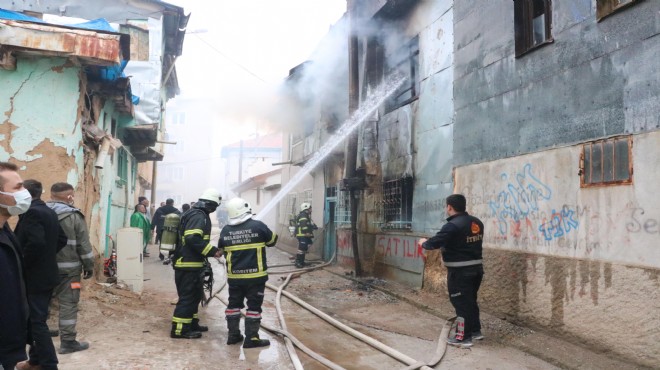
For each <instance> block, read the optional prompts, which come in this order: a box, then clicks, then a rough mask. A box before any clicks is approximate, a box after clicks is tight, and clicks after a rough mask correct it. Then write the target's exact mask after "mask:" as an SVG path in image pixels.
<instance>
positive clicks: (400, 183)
mask: <svg viewBox="0 0 660 370" xmlns="http://www.w3.org/2000/svg"><path fill="white" fill-rule="evenodd" d="M413 185H414V181H413V178H412V177H411V176H407V177H403V178H400V179H396V180H390V181H385V182H383V187H382V191H383V200H382V204H383V207H382V212H383V226H382V228H383V229H388V230H401V229H403V230H410V229H412V206H413V204H412V200H413Z"/></svg>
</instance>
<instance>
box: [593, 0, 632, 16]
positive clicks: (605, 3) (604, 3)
mask: <svg viewBox="0 0 660 370" xmlns="http://www.w3.org/2000/svg"><path fill="white" fill-rule="evenodd" d="M636 1H639V0H596V18H597V19H598V20H599V21H600V20H601V19H603V18H605V17H607V16H608V15H610V14H612V13H614V12H616V11H618V10H619V9H622V8H625V7H626V6H628V5H632V4H633V3H635V2H636Z"/></svg>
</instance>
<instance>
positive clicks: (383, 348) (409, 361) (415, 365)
mask: <svg viewBox="0 0 660 370" xmlns="http://www.w3.org/2000/svg"><path fill="white" fill-rule="evenodd" d="M333 259H334V256H333V258H332V259H330V261H329V262H326V263H324V264H321V265H318V266H311V267H307V268H302V269H296V270H293V271H277V272H271V273H270V274H275V273H277V274H283V273H288V274H289V275H288V276H287V278H286V280H285V282H284V283H283V284H282V285H281V286H280V287H276V286H274V285H272V284H270V283H267V284H266V287H267V288H269V289H271V290H274V291H276V292H277V295H276V303H275V304H276V310H277V313H278V317H279V319H280V323H281V325H282V329H276V328H272V327H269V326H267V325H263V324H262V327H263V328H264V329H265V330H268V331H270V332H272V333H276V334H280V335H282V336H284V338H285V343H286V347H287V351H288V352H289V356H290V357H291V361H292V362H293V365H294V367H295V368H296V369H299V368H302V364H301V363H300V360H299V359H298V357H297V355H296V354H295V349H294V348H293V347H292V346H291V344H293V345H295V346H296V347H298V348H300V349H301V350H302V351H303V352H305V353H306V354H307V355H309V356H310V357H312V358H314V359H315V360H317V361H319V362H321V363H322V364H324V365H325V366H327V367H328V368H330V369H343V368H342V367H341V366H339V365H337V364H335V363H333V362H332V361H330V360H328V359H326V358H325V357H323V356H321V355H319V354H317V353H316V352H314V351H312V350H311V349H309V348H308V347H306V346H305V345H304V344H302V342H300V341H299V340H298V339H297V338H295V337H294V336H293V335H291V334H290V333H289V332H287V331H286V324H285V323H284V316H283V315H282V310H281V306H280V299H281V295H284V296H286V297H287V298H289V299H291V300H292V301H294V302H295V303H297V304H298V305H299V306H301V307H303V308H305V309H306V310H308V311H309V312H311V313H313V314H315V315H316V316H318V317H319V318H321V319H323V320H324V321H326V322H328V323H329V324H331V325H333V326H334V327H336V328H337V329H339V330H341V331H343V332H344V333H346V334H349V335H351V336H353V337H354V338H356V339H358V340H360V341H362V342H363V343H365V344H368V345H370V346H371V347H373V348H375V349H377V350H379V351H380V352H382V353H384V354H386V355H388V356H390V357H392V358H394V359H396V360H398V361H400V362H402V363H404V364H406V365H408V366H407V367H406V368H405V369H424V370H430V369H431V367H433V366H435V365H437V364H438V363H439V362H440V361H441V360H442V358H443V356H444V354H445V351H446V347H447V343H446V340H445V339H446V338H447V336H448V334H449V331H450V329H451V326H452V323H453V321H454V320H455V318H452V319H449V320H447V321H446V322H445V324H444V326H443V328H442V330H441V332H440V337H439V339H438V346H437V348H436V351H435V354H434V357H433V358H432V359H431V361H429V362H427V363H424V362H421V361H417V360H415V359H413V358H411V357H409V356H407V355H405V354H403V353H401V352H399V351H397V350H396V349H394V348H391V347H389V346H387V345H385V344H383V343H381V342H379V341H377V340H375V339H373V338H371V337H369V336H367V335H365V334H363V333H360V332H359V331H357V330H355V329H353V328H351V327H349V326H347V325H345V324H343V323H341V322H339V321H337V320H335V319H334V318H332V317H330V316H329V315H327V314H326V313H324V312H322V311H320V310H318V309H317V308H315V307H313V306H312V305H310V304H308V303H307V302H305V301H303V300H302V299H300V298H298V297H296V296H295V295H293V294H291V293H289V292H286V291H284V287H286V285H287V284H288V283H289V281H290V279H291V277H292V276H293V274H294V273H304V272H308V271H312V270H315V269H318V268H322V267H325V266H327V265H329V264H330V263H332V261H333ZM218 262H220V265H222V266H223V267H224V268H225V271H226V268H227V266H226V265H225V263H224V262H223V261H221V260H220V259H218ZM225 285H226V279H223V283H222V286H221V287H220V289H219V290H218V291H217V292H216V293H215V294H213V296H212V297H211V298H209V300H210V299H212V298H217V299H218V300H219V301H221V302H222V303H223V304H225V305H227V304H228V302H226V301H225V300H223V299H222V298H220V297H219V296H218V294H219V293H220V292H221V291H222V289H224V287H225ZM287 340H288V341H290V342H291V343H289V342H288V341H287Z"/></svg>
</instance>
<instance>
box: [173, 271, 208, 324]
mask: <svg viewBox="0 0 660 370" xmlns="http://www.w3.org/2000/svg"><path fill="white" fill-rule="evenodd" d="M174 282H175V284H176V292H177V294H178V295H179V301H178V302H177V303H176V308H174V315H173V317H172V322H176V323H182V324H190V323H192V319H193V318H195V319H196V318H197V311H198V310H199V303H200V302H201V301H202V289H203V283H204V280H202V276H201V270H175V271H174Z"/></svg>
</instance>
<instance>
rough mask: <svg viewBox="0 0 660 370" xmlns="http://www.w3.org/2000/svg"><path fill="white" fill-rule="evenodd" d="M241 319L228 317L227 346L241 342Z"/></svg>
mask: <svg viewBox="0 0 660 370" xmlns="http://www.w3.org/2000/svg"><path fill="white" fill-rule="evenodd" d="M240 324H241V317H240V316H238V317H228V318H227V331H228V332H229V334H228V335H227V344H236V343H240V342H242V341H243V335H242V334H241V328H240Z"/></svg>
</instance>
